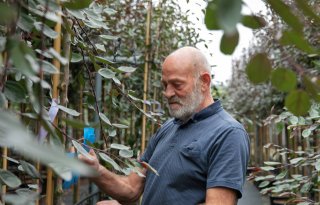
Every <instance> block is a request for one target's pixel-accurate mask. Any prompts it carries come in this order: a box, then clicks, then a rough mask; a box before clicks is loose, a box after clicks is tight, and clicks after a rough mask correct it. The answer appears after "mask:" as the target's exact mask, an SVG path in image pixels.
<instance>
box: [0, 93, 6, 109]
mask: <svg viewBox="0 0 320 205" xmlns="http://www.w3.org/2000/svg"><path fill="white" fill-rule="evenodd" d="M6 106H7V100H6V96H5V94H4V93H1V92H0V108H5V107H6Z"/></svg>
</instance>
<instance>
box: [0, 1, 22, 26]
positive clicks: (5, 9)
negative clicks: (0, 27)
mask: <svg viewBox="0 0 320 205" xmlns="http://www.w3.org/2000/svg"><path fill="white" fill-rule="evenodd" d="M12 5H14V4H11V5H9V4H5V3H0V24H7V23H10V22H11V21H13V20H14V19H15V18H16V17H17V11H18V9H17V8H14V7H13V6H12Z"/></svg>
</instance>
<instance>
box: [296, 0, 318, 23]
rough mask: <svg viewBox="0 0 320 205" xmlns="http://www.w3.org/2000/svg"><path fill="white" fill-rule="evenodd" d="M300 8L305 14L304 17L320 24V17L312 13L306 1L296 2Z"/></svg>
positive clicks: (298, 0) (299, 0)
mask: <svg viewBox="0 0 320 205" xmlns="http://www.w3.org/2000/svg"><path fill="white" fill-rule="evenodd" d="M295 2H296V4H297V6H298V8H299V9H300V10H301V11H302V12H303V13H304V15H306V16H309V17H310V18H311V19H313V20H314V21H316V22H317V23H318V24H320V17H319V16H318V15H317V14H316V13H315V12H313V11H312V9H311V8H310V6H309V5H308V2H307V1H305V0H295Z"/></svg>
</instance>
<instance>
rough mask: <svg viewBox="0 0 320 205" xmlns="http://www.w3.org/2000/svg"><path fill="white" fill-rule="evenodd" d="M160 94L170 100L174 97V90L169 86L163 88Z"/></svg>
mask: <svg viewBox="0 0 320 205" xmlns="http://www.w3.org/2000/svg"><path fill="white" fill-rule="evenodd" d="M162 93H163V95H164V96H165V97H166V98H167V99H170V98H171V97H173V96H174V95H175V93H174V89H173V88H172V87H171V86H167V87H166V88H164V90H163V91H162Z"/></svg>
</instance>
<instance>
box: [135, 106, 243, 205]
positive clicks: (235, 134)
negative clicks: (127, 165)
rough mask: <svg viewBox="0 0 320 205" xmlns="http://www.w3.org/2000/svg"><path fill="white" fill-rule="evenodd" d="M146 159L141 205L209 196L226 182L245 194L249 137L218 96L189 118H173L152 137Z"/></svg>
mask: <svg viewBox="0 0 320 205" xmlns="http://www.w3.org/2000/svg"><path fill="white" fill-rule="evenodd" d="M141 160H142V161H145V162H147V163H149V164H150V165H151V166H152V167H154V168H155V169H156V170H157V171H158V172H159V175H160V176H156V175H155V174H154V173H153V172H150V171H148V172H147V176H146V182H145V188H144V193H143V198H142V204H143V205H166V204H168V205H169V204H170V205H172V204H175V205H179V204H181V205H188V204H190V205H191V204H192V205H194V204H198V203H203V202H205V197H206V190H207V189H209V188H212V187H228V188H231V189H233V190H235V191H236V192H237V193H238V197H239V198H240V197H241V196H242V186H243V184H244V182H245V173H246V168H247V164H248V160H249V138H248V135H247V133H246V131H245V130H244V128H243V126H242V125H241V124H240V123H239V122H237V121H236V120H235V119H234V118H232V117H231V116H230V115H229V114H228V113H227V112H226V111H225V110H224V109H223V108H222V106H221V103H220V101H219V100H217V101H215V102H214V103H213V104H212V105H210V106H209V107H207V108H205V109H203V110H201V111H200V112H198V113H196V114H194V115H193V116H192V118H191V119H190V120H189V121H187V122H186V123H181V122H180V121H179V120H176V119H170V120H168V121H167V122H166V123H164V124H163V125H162V127H161V128H160V129H159V130H158V131H157V133H156V134H155V135H154V136H153V137H152V138H151V139H150V142H149V143H148V147H147V149H146V152H145V153H144V154H143V156H142V158H141Z"/></svg>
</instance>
